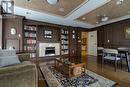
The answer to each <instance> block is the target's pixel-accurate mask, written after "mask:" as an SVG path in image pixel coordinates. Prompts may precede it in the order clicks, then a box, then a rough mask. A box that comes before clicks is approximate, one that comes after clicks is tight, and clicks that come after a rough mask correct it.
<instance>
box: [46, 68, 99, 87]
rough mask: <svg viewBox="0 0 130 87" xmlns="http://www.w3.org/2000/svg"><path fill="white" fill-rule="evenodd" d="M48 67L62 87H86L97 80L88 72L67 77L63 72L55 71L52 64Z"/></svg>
mask: <svg viewBox="0 0 130 87" xmlns="http://www.w3.org/2000/svg"><path fill="white" fill-rule="evenodd" d="M48 67H49V69H50V70H51V72H52V73H53V75H54V76H55V77H56V78H57V80H58V81H59V82H60V83H61V85H62V86H63V87H87V86H89V85H90V84H93V83H95V82H97V81H98V80H97V79H95V78H93V77H91V76H89V75H88V74H85V75H81V76H78V77H73V78H71V79H68V78H66V77H65V76H64V75H63V74H61V73H60V72H58V71H56V70H55V69H54V67H53V66H48Z"/></svg>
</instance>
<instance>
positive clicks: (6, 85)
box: [0, 50, 38, 87]
mask: <svg viewBox="0 0 130 87" xmlns="http://www.w3.org/2000/svg"><path fill="white" fill-rule="evenodd" d="M1 54H2V55H1ZM14 54H15V53H14V52H12V51H9V50H4V51H1V50H0V57H1V56H4V57H5V58H6V56H7V57H9V56H10V58H11V56H14ZM26 57H27V56H26ZM18 58H19V59H20V62H21V63H18V64H14V65H9V66H5V67H1V68H0V87H37V86H38V85H37V84H38V76H37V68H36V65H35V64H32V63H31V62H29V61H27V59H28V60H29V56H28V57H27V58H23V56H22V58H20V56H19V57H18ZM22 59H23V60H26V61H23V60H22ZM0 62H1V60H0Z"/></svg>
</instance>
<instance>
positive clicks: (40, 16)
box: [14, 0, 130, 29]
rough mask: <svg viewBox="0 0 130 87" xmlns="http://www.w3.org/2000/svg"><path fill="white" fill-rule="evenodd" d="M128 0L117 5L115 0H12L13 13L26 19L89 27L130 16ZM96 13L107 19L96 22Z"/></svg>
mask: <svg viewBox="0 0 130 87" xmlns="http://www.w3.org/2000/svg"><path fill="white" fill-rule="evenodd" d="M129 1H130V0H124V4H123V5H122V6H117V5H116V4H115V2H116V0H59V3H58V4H56V5H49V4H48V3H47V2H46V0H31V1H30V2H27V0H14V4H15V6H14V14H17V15H21V16H25V17H26V19H32V20H37V21H42V22H48V23H54V24H59V25H67V26H74V27H83V28H86V29H87V28H89V29H91V28H93V27H97V26H101V25H104V24H108V23H112V22H116V21H120V20H124V19H128V18H130V14H129V13H128V11H129V10H130V2H129ZM97 15H107V16H108V17H109V20H108V21H106V22H100V23H96V22H97V19H98V18H97ZM83 18H85V20H83Z"/></svg>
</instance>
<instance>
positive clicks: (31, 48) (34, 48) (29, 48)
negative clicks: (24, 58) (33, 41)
mask: <svg viewBox="0 0 130 87" xmlns="http://www.w3.org/2000/svg"><path fill="white" fill-rule="evenodd" d="M24 50H25V51H35V50H36V46H24Z"/></svg>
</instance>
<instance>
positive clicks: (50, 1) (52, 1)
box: [47, 0, 59, 5]
mask: <svg viewBox="0 0 130 87" xmlns="http://www.w3.org/2000/svg"><path fill="white" fill-rule="evenodd" d="M58 2H59V0H47V3H48V4H50V5H56V4H57V3H58Z"/></svg>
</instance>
